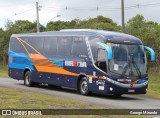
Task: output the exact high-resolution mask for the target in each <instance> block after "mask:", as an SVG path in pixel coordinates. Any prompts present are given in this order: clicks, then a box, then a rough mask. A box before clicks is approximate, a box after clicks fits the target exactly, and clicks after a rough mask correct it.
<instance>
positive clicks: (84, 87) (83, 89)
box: [79, 77, 89, 95]
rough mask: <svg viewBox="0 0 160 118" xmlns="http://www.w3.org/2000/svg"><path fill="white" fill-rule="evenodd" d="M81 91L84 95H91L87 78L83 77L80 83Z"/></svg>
mask: <svg viewBox="0 0 160 118" xmlns="http://www.w3.org/2000/svg"><path fill="white" fill-rule="evenodd" d="M79 91H80V93H81V94H82V95H89V88H88V82H87V78H86V77H83V78H82V79H81V81H80V83H79Z"/></svg>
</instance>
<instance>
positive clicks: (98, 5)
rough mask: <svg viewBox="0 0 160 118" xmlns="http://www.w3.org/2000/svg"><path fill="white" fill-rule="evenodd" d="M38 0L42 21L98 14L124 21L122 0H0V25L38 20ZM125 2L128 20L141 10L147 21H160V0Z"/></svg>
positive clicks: (2, 26)
mask: <svg viewBox="0 0 160 118" xmlns="http://www.w3.org/2000/svg"><path fill="white" fill-rule="evenodd" d="M36 1H37V2H38V3H39V6H40V10H39V21H40V23H41V24H42V25H46V24H47V23H48V22H49V21H57V20H62V21H70V20H73V19H75V18H79V19H82V20H83V19H88V18H94V17H97V16H98V15H103V16H104V17H108V18H111V19H112V20H113V21H114V22H116V23H117V24H119V25H121V0H0V27H1V28H5V24H6V22H7V20H11V21H13V22H15V21H16V20H29V21H31V22H34V21H36ZM124 6H125V23H127V21H128V20H129V19H131V18H133V17H134V16H135V15H137V14H142V15H143V16H144V17H145V20H146V21H155V22H158V23H160V13H159V11H160V0H124ZM57 15H60V17H57Z"/></svg>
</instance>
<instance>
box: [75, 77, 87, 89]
mask: <svg viewBox="0 0 160 118" xmlns="http://www.w3.org/2000/svg"><path fill="white" fill-rule="evenodd" d="M83 77H86V78H88V77H87V75H86V74H80V75H79V76H78V79H77V90H78V91H79V83H80V81H81V79H82V78H83Z"/></svg>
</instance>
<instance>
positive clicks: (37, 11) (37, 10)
mask: <svg viewBox="0 0 160 118" xmlns="http://www.w3.org/2000/svg"><path fill="white" fill-rule="evenodd" d="M36 14H37V32H39V6H38V2H36Z"/></svg>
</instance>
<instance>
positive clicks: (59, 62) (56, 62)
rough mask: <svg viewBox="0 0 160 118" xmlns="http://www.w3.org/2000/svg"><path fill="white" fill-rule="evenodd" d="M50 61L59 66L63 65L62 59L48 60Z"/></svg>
mask: <svg viewBox="0 0 160 118" xmlns="http://www.w3.org/2000/svg"><path fill="white" fill-rule="evenodd" d="M50 61H51V62H52V63H54V64H56V65H57V66H59V67H61V68H63V67H64V60H50Z"/></svg>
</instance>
